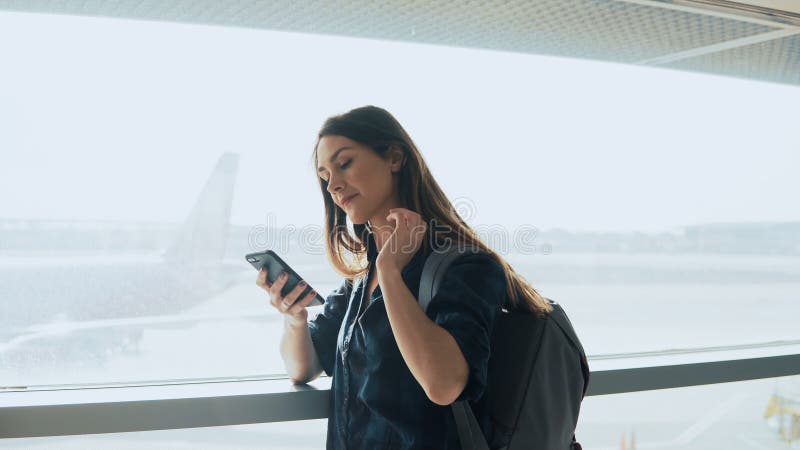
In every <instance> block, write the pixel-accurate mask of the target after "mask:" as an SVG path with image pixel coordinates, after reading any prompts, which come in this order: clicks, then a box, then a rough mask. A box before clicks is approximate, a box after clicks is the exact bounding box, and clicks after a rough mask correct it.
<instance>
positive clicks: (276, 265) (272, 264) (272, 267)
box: [245, 250, 325, 306]
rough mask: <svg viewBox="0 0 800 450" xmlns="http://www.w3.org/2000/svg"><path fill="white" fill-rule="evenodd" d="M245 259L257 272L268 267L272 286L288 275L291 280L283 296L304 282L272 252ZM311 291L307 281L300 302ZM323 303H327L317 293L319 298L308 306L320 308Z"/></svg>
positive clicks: (249, 256)
mask: <svg viewBox="0 0 800 450" xmlns="http://www.w3.org/2000/svg"><path fill="white" fill-rule="evenodd" d="M245 258H246V259H247V262H249V263H250V264H251V265H252V266H253V267H255V268H256V270H261V268H262V267H266V269H267V281H269V282H270V284H272V283H274V282H275V281H276V280H277V279H278V276H279V275H280V274H281V273H282V272H286V273H288V274H289V279H288V280H286V284H285V285H284V286H283V288H282V289H281V295H283V296H286V294H288V293H289V292H291V291H292V289H294V288H295V286H297V283H299V282H300V280H302V278H300V275H298V274H297V272H295V271H294V269H292V268H291V266H289V264H286V262H285V261H284V260H282V259H281V258H280V256H278V255H277V254H276V253H275V252H273V251H272V250H267V251H264V252H257V253H250V254H248V255H245ZM311 289H312V288H311V286H310V285H309V284H308V281H306V288H305V289H303V292H302V293H301V294H300V296H299V297H297V298H298V300H300V299H302V298H303V297H305V295H306V294H308V293H309V292H310V291H311ZM323 303H325V299H324V298H323V297H322V296H321V295H320V294H319V291H317V296H316V297H315V298H314V300H311V303H309V305H308V306H318V305H321V304H323Z"/></svg>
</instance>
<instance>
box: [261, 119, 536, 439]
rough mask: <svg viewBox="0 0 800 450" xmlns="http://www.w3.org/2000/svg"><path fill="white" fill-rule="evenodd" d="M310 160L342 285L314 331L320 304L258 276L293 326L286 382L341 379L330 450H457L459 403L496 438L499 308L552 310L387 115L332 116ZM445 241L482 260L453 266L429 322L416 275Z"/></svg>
mask: <svg viewBox="0 0 800 450" xmlns="http://www.w3.org/2000/svg"><path fill="white" fill-rule="evenodd" d="M312 159H313V161H314V163H315V165H316V168H317V173H318V176H319V184H320V189H321V191H322V196H323V199H324V203H325V217H326V223H325V228H326V230H325V231H326V236H328V240H327V242H326V249H327V254H328V258H329V260H330V261H331V263H332V264H333V266H334V268H335V269H336V270H337V271H338V272H339V273H340V274H342V275H343V276H344V278H345V279H344V282H343V283H342V285H341V286H340V287H339V288H338V289H336V290H335V291H334V292H333V293H331V294H330V295H328V297H327V300H326V303H325V306H324V309H323V311H322V313H320V314H319V315H318V316H317V317H316V318H315V319H314V320H311V321H310V322H309V321H307V318H308V312H307V310H306V306H307V305H308V304H309V303H310V302H311V300H312V299H313V297H314V295H315V293H314V292H311V293H309V294H308V295H307V296H305V297H304V298H298V295H299V293H300V292H302V290H303V289H304V288H305V285H300V286H298V287H297V288H295V289H294V290H293V291H292V292H290V293H288V294H287V295H286V296H285V297H282V296H281V295H280V291H281V288H282V287H283V284H284V283H285V279H282V278H279V279H278V280H277V281H276V282H275V283H274V284H272V285H268V284H267V282H266V279H267V278H266V276H267V274H266V273H265V272H262V273H260V274H259V277H258V281H257V284H258V285H259V286H261V287H262V288H264V289H265V290H267V292H269V294H270V296H271V304H272V306H274V307H275V308H276V309H278V311H280V312H281V313H282V314H284V316H285V331H284V336H283V339H282V341H281V355H282V357H283V359H284V363H285V365H286V369H287V373H288V374H289V376H290V377H291V378H292V381H293V382H294V383H305V382H308V381H310V380H313V379H315V378H316V377H317V376H319V374H320V373H321V372H322V371H325V373H326V374H328V375H329V376H332V377H333V379H332V385H331V391H332V401H333V404H332V409H331V414H330V416H329V419H328V442H327V445H328V448H336V449H370V450H372V449H435V450H442V449H456V448H460V445H459V441H458V432H457V429H456V425H455V420H454V418H453V415H452V412H451V410H450V407H449V406H448V405H450V404H451V403H453V402H454V401H457V400H463V399H467V400H469V401H470V404H471V406H472V408H473V411H474V412H475V415H476V417H477V418H478V420H479V421H480V422H481V427H482V429H483V431H484V433H485V434H486V435H487V437H490V436H489V433H490V432H491V430H490V428H491V427H490V424H489V417H488V415H487V414H488V409H487V399H488V397H489V395H491V394H490V393H488V392H486V385H487V365H488V360H489V345H490V341H491V339H490V337H491V332H492V325H493V321H494V319H495V317H496V314H497V313H498V312H499V310H500V308H501V303H502V302H503V301H504V300H505V299H508V301H510V302H511V304H512V305H513V306H515V307H524V308H528V309H530V310H533V311H537V312H539V313H541V314H545V313H548V312H550V310H551V307H550V306H549V304H548V303H547V301H546V300H545V299H544V298H543V297H541V296H540V295H539V294H538V293H537V292H536V290H534V289H533V288H532V287H531V286H530V285H529V284H528V283H527V282H525V280H524V279H522V278H521V277H520V276H519V275H518V274H516V273H515V272H514V270H513V269H512V268H511V267H510V266H509V265H508V264H507V263H506V262H505V261H504V260H503V259H502V258H501V257H499V256H498V255H497V254H496V253H494V252H492V251H491V249H489V248H488V247H487V246H486V245H485V244H484V243H482V242H481V240H480V239H479V238H478V236H477V235H476V234H475V233H474V231H473V230H472V229H470V227H469V226H468V225H467V224H466V223H465V222H464V221H463V220H462V219H461V217H459V215H458V214H457V213H456V211H455V209H454V208H453V206H452V205H451V203H450V202H449V201H448V199H447V197H446V196H445V194H444V192H443V191H442V190H441V188H439V185H438V184H437V183H436V181H435V180H434V179H433V176H432V175H431V173H430V171H429V170H428V167H427V165H426V164H425V161H424V160H423V158H422V155H421V154H420V153H419V151H418V150H417V147H416V146H415V145H414V143H413V141H412V140H411V138H410V137H409V136H408V134H407V133H406V131H405V130H404V129H403V127H402V126H401V125H400V124H399V123H398V121H397V120H396V119H395V118H394V117H393V116H392V115H391V114H390V113H388V112H387V111H385V110H383V109H381V108H378V107H374V106H365V107H362V108H357V109H354V110H352V111H349V112H347V113H345V114H342V115H338V116H333V117H330V118H328V120H326V122H325V123H324V124H323V126H322V129H321V130H320V132H319V135H318V139H317V143H316V145H315V147H314V152H313V155H312ZM348 217H349V218H350V220H351V222H352V223H353V227H352V228H353V234H351V233H350V232H348V228H347V223H346V219H347V218H348ZM454 241H455V242H454ZM442 242H444V245H454V244H455V243H457V242H460V243H462V244H468V245H471V246H473V247H478V248H480V249H482V250H484V252H486V253H468V254H466V255H463V256H461V257H459V258H458V259H457V260H456V261H455V262H454V263H453V264H452V265H451V266H450V267H449V269H448V270H447V272H446V273H445V275H444V278H443V280H442V284H441V286H440V288H439V291H438V292H437V294H436V296H435V297H434V298H433V299H432V301H431V303H430V305H429V307H428V309H427V311H426V312H423V311H422V309H421V308H420V306H419V305H418V303H417V295H418V291H419V280H420V276H421V274H422V267H423V264H424V262H425V258H426V257H427V256H428V254H430V252H431V251H433V250H435V249H440V248H441V245H442ZM434 244H436V245H434Z"/></svg>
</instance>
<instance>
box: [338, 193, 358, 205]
mask: <svg viewBox="0 0 800 450" xmlns="http://www.w3.org/2000/svg"><path fill="white" fill-rule="evenodd" d="M356 195H358V194H353V195H351V196H349V197H346V198H345V199H344V200H342V206H347V204H348V203H350V202H351V201H352V200H353V198H354V197H355V196H356Z"/></svg>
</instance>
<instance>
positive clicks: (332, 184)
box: [328, 174, 344, 194]
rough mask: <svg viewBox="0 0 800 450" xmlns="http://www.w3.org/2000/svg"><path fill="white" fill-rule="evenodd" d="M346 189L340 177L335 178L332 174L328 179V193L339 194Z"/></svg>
mask: <svg viewBox="0 0 800 450" xmlns="http://www.w3.org/2000/svg"><path fill="white" fill-rule="evenodd" d="M342 189H344V185H343V184H342V180H340V179H339V177H338V176H337V177H334V176H333V174H331V176H330V178H329V179H328V192H329V193H331V194H333V193H334V192H339V191H341V190H342Z"/></svg>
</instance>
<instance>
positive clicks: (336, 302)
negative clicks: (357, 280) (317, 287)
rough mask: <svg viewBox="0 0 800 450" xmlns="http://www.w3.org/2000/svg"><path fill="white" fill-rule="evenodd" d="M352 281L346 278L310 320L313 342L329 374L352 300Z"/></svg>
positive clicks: (330, 373)
mask: <svg viewBox="0 0 800 450" xmlns="http://www.w3.org/2000/svg"><path fill="white" fill-rule="evenodd" d="M351 289H352V282H351V281H350V280H348V279H345V280H344V281H343V282H342V284H341V286H339V287H338V288H336V289H335V290H334V291H333V292H331V293H330V294H328V297H327V298H326V299H325V306H324V307H323V309H322V312H321V313H319V314H318V315H317V317H315V318H314V319H312V320H310V321H309V322H308V331H309V333H311V342H312V343H313V344H314V350H316V352H317V357H318V358H319V361H320V363H321V364H322V369H323V370H325V373H326V374H327V375H328V376H331V375H332V374H333V363H334V361H335V359H336V338H337V336H338V335H339V328H341V326H342V320H343V319H344V315H345V312H346V311H347V304H348V302H349V301H350V291H351Z"/></svg>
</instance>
